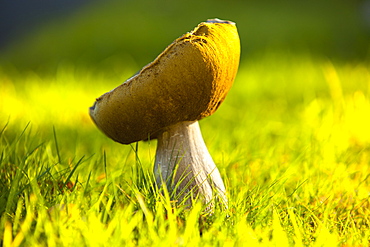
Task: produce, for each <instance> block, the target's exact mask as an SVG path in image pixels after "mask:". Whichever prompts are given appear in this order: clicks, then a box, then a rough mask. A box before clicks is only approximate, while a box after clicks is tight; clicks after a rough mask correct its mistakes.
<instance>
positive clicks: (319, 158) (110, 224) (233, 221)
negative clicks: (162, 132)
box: [0, 52, 370, 246]
mask: <svg viewBox="0 0 370 247" xmlns="http://www.w3.org/2000/svg"><path fill="white" fill-rule="evenodd" d="M132 72H133V71H127V72H125V73H123V75H122V78H118V77H116V78H110V77H108V76H106V75H104V74H99V75H97V74H95V73H94V72H93V71H84V72H83V71H78V70H77V69H76V68H73V67H71V66H69V67H68V66H64V67H61V68H60V69H59V72H58V73H57V74H56V76H55V77H42V76H38V75H37V74H35V73H32V72H28V73H25V72H23V73H19V74H15V73H12V74H7V73H6V72H5V71H4V70H3V71H2V73H1V75H0V81H1V89H2V91H1V93H0V94H1V97H0V130H1V132H0V141H1V142H0V147H1V149H0V150H1V154H0V172H1V173H0V174H1V175H0V188H1V196H0V212H1V227H0V236H1V237H2V244H3V245H4V246H19V245H21V246H71V245H75V246H117V245H123V246H218V245H222V246H244V245H245V246H253V245H275V246H286V245H293V244H294V245H297V246H301V245H309V246H338V245H349V246H351V245H356V246H358V245H362V246H366V245H368V243H369V237H370V229H369V228H370V211H369V208H370V204H369V197H370V180H369V174H370V128H369V126H370V100H369V96H370V71H369V66H368V64H366V63H365V62H362V63H348V64H341V63H334V62H331V61H328V60H325V59H320V58H315V57H311V56H310V55H308V54H289V53H284V52H268V53H266V55H264V56H260V57H255V58H250V59H249V60H248V61H247V62H243V63H242V65H241V68H240V72H239V74H238V78H237V80H236V82H235V85H234V87H233V88H232V90H231V92H230V94H229V95H228V97H227V99H226V101H225V102H224V103H223V105H222V106H221V107H220V109H219V110H218V112H216V113H215V114H214V115H213V116H211V117H209V118H207V119H204V120H202V121H201V128H202V132H203V135H204V139H205V141H206V143H207V146H208V148H209V150H210V153H211V154H212V156H213V158H214V160H215V162H216V163H217V166H218V167H219V169H220V172H221V174H222V176H223V178H224V179H225V182H226V185H227V190H228V193H229V209H228V210H225V211H223V210H221V209H220V208H216V211H215V213H214V214H212V215H209V214H207V213H206V212H205V211H203V206H202V205H198V204H197V205H195V206H194V207H193V208H192V209H191V210H188V209H183V208H181V207H175V204H174V203H173V202H171V201H170V200H169V199H168V197H167V196H166V194H164V195H162V194H160V193H158V191H156V190H155V189H154V188H153V187H152V184H153V177H152V165H153V160H154V154H155V153H154V152H155V141H153V142H150V143H148V142H145V143H139V144H138V145H135V144H134V145H131V146H124V145H119V144H117V143H114V142H113V141H111V140H109V139H108V138H107V137H105V136H104V135H103V134H101V133H100V132H99V130H98V129H97V128H96V127H95V126H94V125H93V123H92V122H91V120H90V119H89V116H88V107H89V106H91V104H92V103H93V102H94V99H95V98H96V97H98V96H100V95H101V94H102V93H104V92H106V91H108V90H110V89H112V88H113V87H114V86H117V85H119V84H120V83H121V82H122V81H123V80H124V78H128V77H129V76H130V75H131V73H132ZM26 126H28V127H26Z"/></svg>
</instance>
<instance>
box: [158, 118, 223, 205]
mask: <svg viewBox="0 0 370 247" xmlns="http://www.w3.org/2000/svg"><path fill="white" fill-rule="evenodd" d="M157 139H158V144H157V152H156V157H155V166H154V173H155V176H156V181H157V184H158V185H159V186H166V187H167V190H168V191H169V192H170V195H171V197H172V199H175V200H177V201H183V200H185V204H186V205H189V204H190V205H191V203H192V200H193V199H196V198H198V197H199V198H200V199H202V200H203V202H204V203H206V204H211V205H213V204H214V201H213V200H214V199H215V198H219V199H220V200H221V201H222V202H223V203H224V204H225V205H226V204H227V198H226V192H225V186H224V183H223V181H222V178H221V175H220V172H219V171H218V169H217V167H216V165H215V163H214V162H213V159H212V157H211V155H210V154H209V152H208V149H207V147H206V145H205V143H204V140H203V137H202V134H201V132H200V128H199V124H198V121H195V122H193V121H191V122H182V123H179V124H176V125H173V126H170V127H169V128H167V129H166V130H165V131H163V132H162V133H161V134H159V135H158V136H157Z"/></svg>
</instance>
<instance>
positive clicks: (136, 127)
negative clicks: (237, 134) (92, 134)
mask: <svg viewBox="0 0 370 247" xmlns="http://www.w3.org/2000/svg"><path fill="white" fill-rule="evenodd" d="M239 58H240V41H239V36H238V32H237V29H236V26H235V23H233V22H230V21H223V20H219V19H211V20H207V21H206V22H202V23H200V24H199V25H198V26H197V27H196V28H195V29H194V30H193V31H191V32H189V33H187V34H185V35H183V36H181V37H180V38H178V39H176V40H175V41H174V42H173V43H172V44H170V45H169V46H168V47H167V48H166V49H165V50H164V51H163V52H162V53H161V54H160V55H159V56H158V57H157V58H156V59H155V60H154V61H153V62H151V63H150V64H148V65H147V66H145V67H144V68H142V69H141V70H140V71H139V72H138V73H137V74H136V75H134V76H133V77H131V78H129V79H128V80H127V81H125V82H124V83H123V84H121V85H120V86H118V87H117V88H115V89H113V90H112V91H110V92H108V93H106V94H104V95H102V96H101V97H99V98H97V99H96V102H95V104H94V105H93V106H92V107H90V116H91V118H92V119H93V121H94V122H95V124H96V125H97V126H98V128H99V129H100V130H101V131H102V132H104V133H105V134H106V135H107V136H108V137H110V138H111V139H113V140H114V141H117V142H119V143H122V144H130V143H133V142H137V141H140V140H153V139H157V150H156V155H155V165H154V174H155V177H156V183H157V185H158V186H166V187H167V190H168V191H169V192H170V194H172V195H174V197H175V198H176V199H178V200H185V204H187V205H189V204H190V205H191V203H192V200H193V199H195V198H198V197H199V198H201V199H202V201H203V202H205V203H210V204H213V203H214V199H215V198H219V199H221V201H222V202H223V203H225V205H227V197H226V190H225V186H224V183H223V181H222V178H221V175H220V172H219V170H218V169H217V167H216V165H215V163H214V161H213V160H212V157H211V155H210V154H209V152H208V149H207V147H206V145H205V143H204V141H203V137H202V134H201V131H200V128H199V124H198V120H200V119H202V118H205V117H207V116H210V115H212V114H213V113H214V112H215V111H216V110H217V108H218V107H219V106H220V104H221V103H222V102H223V100H224V99H225V97H226V94H227V93H228V91H229V89H230V88H231V86H232V84H233V81H234V78H235V76H236V73H237V70H238V66H239Z"/></svg>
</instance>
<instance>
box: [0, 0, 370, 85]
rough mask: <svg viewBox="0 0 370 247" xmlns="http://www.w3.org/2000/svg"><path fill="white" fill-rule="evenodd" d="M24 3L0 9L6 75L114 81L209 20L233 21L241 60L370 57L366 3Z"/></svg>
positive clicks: (0, 55) (116, 0) (1, 56)
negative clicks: (83, 73)
mask: <svg viewBox="0 0 370 247" xmlns="http://www.w3.org/2000/svg"><path fill="white" fill-rule="evenodd" d="M9 2H11V1H9ZM25 2H27V4H26V5H22V4H20V5H17V6H9V4H8V5H4V6H5V7H8V8H5V7H4V6H3V8H2V16H3V18H2V19H1V22H2V23H3V24H2V25H0V27H1V26H2V27H3V29H4V28H5V27H6V28H7V29H8V31H9V30H14V32H6V31H3V35H2V38H0V40H2V41H3V42H1V47H0V64H1V66H2V67H3V69H4V70H7V72H8V73H9V72H10V71H11V70H12V69H15V70H17V71H23V70H33V71H35V72H37V73H39V74H45V73H52V74H53V73H55V71H56V70H57V68H58V67H59V66H60V65H61V64H62V65H65V64H69V65H73V66H74V67H77V68H79V67H84V68H88V69H92V70H99V71H104V73H108V74H110V75H111V76H113V77H114V76H115V75H116V76H117V77H119V78H120V74H122V71H127V70H130V71H131V70H137V69H140V68H141V67H142V66H144V65H145V64H147V63H149V62H151V61H152V60H153V59H154V58H155V57H156V56H157V55H158V54H159V53H160V52H161V51H162V50H163V49H164V48H165V47H166V46H167V45H168V44H169V43H171V42H172V41H173V40H174V39H175V38H177V37H179V36H181V35H182V34H184V33H186V32H188V31H190V30H192V28H194V27H195V26H196V25H197V24H198V23H199V22H202V21H205V20H207V19H209V18H215V17H217V18H220V19H227V20H232V21H234V22H236V23H237V27H238V29H239V33H240V38H241V42H242V57H241V60H242V63H243V62H244V61H246V60H253V59H254V58H256V57H258V56H261V55H262V56H263V55H264V54H266V53H269V52H270V51H276V50H279V51H283V52H288V53H292V54H299V53H309V54H311V55H313V56H320V57H327V58H329V59H331V60H336V61H353V60H355V61H357V60H368V59H369V54H370V53H369V43H370V42H369V40H370V17H369V16H370V14H369V11H370V10H369V9H370V7H369V6H370V4H369V1H360V0H357V1H356V0H352V1H345V0H342V1H340V0H337V1H334V0H326V1H321V0H313V1H300V0H299V1H292V0H283V1H272V0H269V1H268V0H262V1H257V0H250V1H245V0H244V1H241V0H240V1H238V0H231V1H221V0H213V1H211V0H205V1H199V0H188V1H169V0H159V1H152V0H137V1H133V0H109V1H79V4H76V2H73V1H56V0H55V1H51V2H49V3H45V2H43V1H25ZM53 3H54V4H53ZM13 5H15V4H13ZM67 5H71V6H70V7H67ZM15 10H19V11H18V12H17V11H15ZM21 10H23V11H21ZM14 11H15V12H14ZM0 12H1V11H0ZM13 12H14V14H13ZM4 13H7V15H4ZM22 18H23V19H22ZM16 20H18V21H16ZM22 20H23V21H22ZM128 68H129V69H128Z"/></svg>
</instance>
